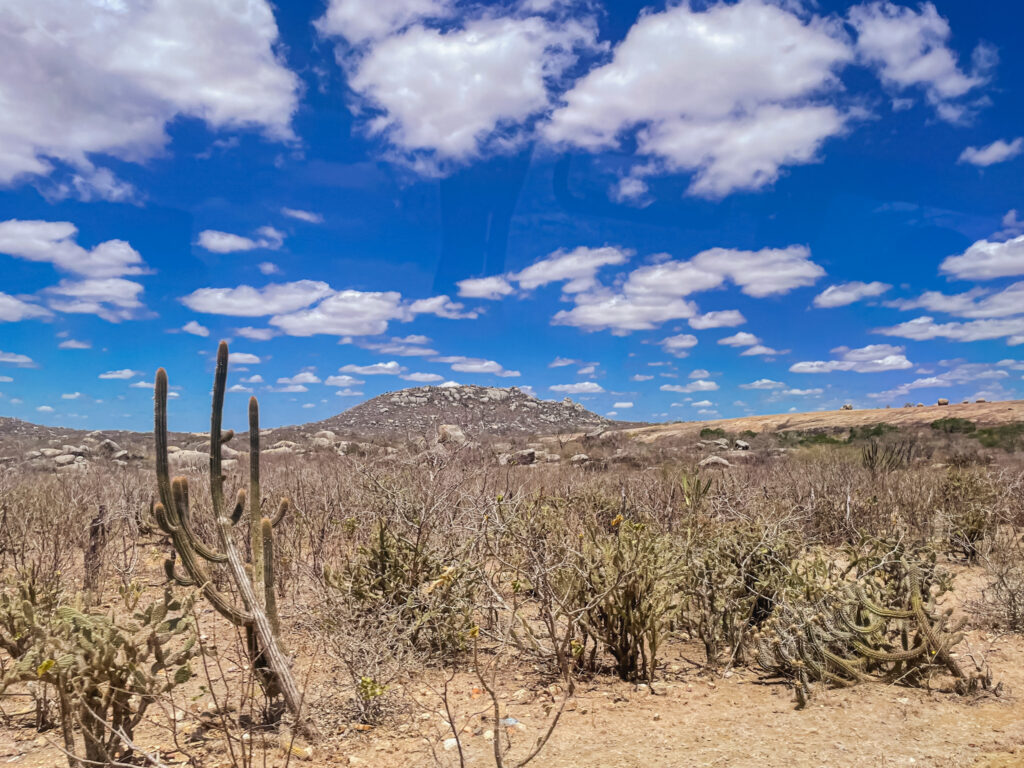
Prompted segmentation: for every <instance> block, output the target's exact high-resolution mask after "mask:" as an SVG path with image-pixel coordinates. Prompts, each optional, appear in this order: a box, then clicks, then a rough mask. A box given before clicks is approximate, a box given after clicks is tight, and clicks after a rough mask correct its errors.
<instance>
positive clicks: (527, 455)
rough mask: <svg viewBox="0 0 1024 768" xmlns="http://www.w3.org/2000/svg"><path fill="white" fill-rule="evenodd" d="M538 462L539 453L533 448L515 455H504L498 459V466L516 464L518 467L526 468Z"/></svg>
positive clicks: (525, 449)
mask: <svg viewBox="0 0 1024 768" xmlns="http://www.w3.org/2000/svg"><path fill="white" fill-rule="evenodd" d="M536 460H537V452H536V451H535V450H534V449H533V448H524V449H523V450H521V451H515V452H514V453H503V454H501V455H500V456H499V457H498V464H499V465H501V466H503V467H504V466H506V465H508V464H515V465H517V466H526V465H529V464H533V463H534V462H535V461H536Z"/></svg>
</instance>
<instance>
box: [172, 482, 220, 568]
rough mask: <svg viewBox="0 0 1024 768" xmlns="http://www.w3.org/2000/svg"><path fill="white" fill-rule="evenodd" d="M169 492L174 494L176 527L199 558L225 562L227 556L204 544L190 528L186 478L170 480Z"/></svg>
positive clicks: (212, 561)
mask: <svg viewBox="0 0 1024 768" xmlns="http://www.w3.org/2000/svg"><path fill="white" fill-rule="evenodd" d="M171 492H172V494H173V496H174V503H175V510H176V512H177V516H178V526H177V527H179V528H181V529H182V530H183V531H184V533H185V536H186V537H187V538H188V541H189V544H190V545H191V548H192V549H194V550H195V551H196V553H197V554H198V555H199V556H200V557H201V558H203V559H204V560H209V561H210V562H211V563H226V562H227V560H228V559H227V557H225V556H224V555H222V554H221V553H220V552H217V551H215V550H213V549H210V548H209V547H208V546H206V544H204V543H203V541H202V539H200V538H199V537H198V536H197V535H196V534H195V532H194V531H193V530H192V526H191V524H190V517H189V513H190V508H189V501H188V480H187V479H185V478H184V477H176V478H174V480H172V481H171Z"/></svg>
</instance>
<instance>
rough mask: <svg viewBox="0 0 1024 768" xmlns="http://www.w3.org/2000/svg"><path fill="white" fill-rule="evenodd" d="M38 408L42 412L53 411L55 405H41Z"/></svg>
mask: <svg viewBox="0 0 1024 768" xmlns="http://www.w3.org/2000/svg"><path fill="white" fill-rule="evenodd" d="M36 410H37V411H39V412H40V413H53V406H50V405H40V406H39V407H38V408H36Z"/></svg>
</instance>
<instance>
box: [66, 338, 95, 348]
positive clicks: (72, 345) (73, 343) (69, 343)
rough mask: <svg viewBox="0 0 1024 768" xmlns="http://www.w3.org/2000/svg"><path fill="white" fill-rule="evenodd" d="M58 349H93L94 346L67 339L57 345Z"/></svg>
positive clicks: (86, 342)
mask: <svg viewBox="0 0 1024 768" xmlns="http://www.w3.org/2000/svg"><path fill="white" fill-rule="evenodd" d="M57 349H92V344H90V343H89V342H88V341H79V340H78V339H65V340H64V341H62V342H61V343H60V344H58V345H57Z"/></svg>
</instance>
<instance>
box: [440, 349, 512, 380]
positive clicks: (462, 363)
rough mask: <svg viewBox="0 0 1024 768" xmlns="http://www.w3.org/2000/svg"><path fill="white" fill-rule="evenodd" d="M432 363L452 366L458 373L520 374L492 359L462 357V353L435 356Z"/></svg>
mask: <svg viewBox="0 0 1024 768" xmlns="http://www.w3.org/2000/svg"><path fill="white" fill-rule="evenodd" d="M431 362H433V363H445V364H447V365H450V366H451V367H452V370H453V371H458V372H459V373H493V374H494V375H495V376H501V377H505V378H515V377H516V376H520V375H522V374H520V372H519V371H510V370H507V369H506V368H505V367H504V366H503V365H501V363H497V362H495V361H494V360H485V359H484V358H482V357H464V356H462V355H449V356H446V357H435V358H434V359H433V360H431Z"/></svg>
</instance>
